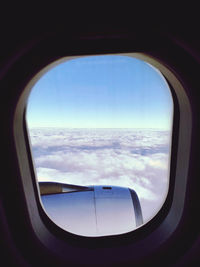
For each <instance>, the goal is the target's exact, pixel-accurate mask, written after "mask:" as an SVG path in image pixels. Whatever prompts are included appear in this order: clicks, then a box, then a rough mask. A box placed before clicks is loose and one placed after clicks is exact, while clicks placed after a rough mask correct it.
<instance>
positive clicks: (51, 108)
mask: <svg viewBox="0 0 200 267" xmlns="http://www.w3.org/2000/svg"><path fill="white" fill-rule="evenodd" d="M172 114H173V103H172V97H171V93H170V90H169V87H168V85H167V83H166V81H165V79H164V78H163V76H162V75H161V74H160V72H159V71H157V70H156V69H155V68H153V67H151V66H150V65H149V64H147V63H145V62H144V61H142V60H138V59H135V58H132V57H129V56H119V55H107V56H90V57H89V56H88V57H81V58H77V59H72V60H68V61H66V62H64V63H61V64H60V65H58V66H56V67H54V68H52V69H51V70H50V71H48V72H47V73H46V74H45V75H43V76H42V78H40V79H39V80H38V82H37V83H36V84H35V86H34V87H33V89H32V91H31V94H30V97H29V100H28V104H27V122H28V125H29V127H41V126H50V127H52V126H53V127H69V128H163V129H168V130H169V129H170V128H171V119H172Z"/></svg>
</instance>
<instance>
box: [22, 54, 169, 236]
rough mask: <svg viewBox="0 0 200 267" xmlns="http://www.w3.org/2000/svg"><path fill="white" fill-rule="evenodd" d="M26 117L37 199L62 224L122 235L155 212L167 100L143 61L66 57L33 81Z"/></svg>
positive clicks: (165, 145)
mask: <svg viewBox="0 0 200 267" xmlns="http://www.w3.org/2000/svg"><path fill="white" fill-rule="evenodd" d="M26 122H27V129H28V132H29V136H30V146H31V150H32V157H33V162H34V166H35V175H36V178H37V181H38V183H39V188H40V194H41V203H42V205H43V208H44V210H45V212H46V213H47V215H48V216H49V218H50V219H51V220H52V221H54V223H55V224H57V225H58V226H59V227H61V228H62V229H64V230H66V231H69V232H71V233H75V234H78V235H82V236H106V235H117V234H122V233H127V232H130V231H133V230H135V229H137V228H138V227H140V226H142V225H143V224H145V223H147V222H148V221H149V220H150V219H151V218H153V217H154V216H155V215H156V214H157V213H158V212H159V210H160V209H161V207H162V205H163V203H164V202H165V199H166V196H167V193H168V188H169V173H170V152H171V136H172V123H173V99H172V95H171V91H170V89H169V86H168V83H167V82H166V80H165V78H164V77H163V75H162V74H161V73H160V71H159V70H157V69H156V68H155V67H153V66H151V65H150V64H149V63H147V62H145V61H143V60H140V59H136V58H134V57H133V56H131V55H130V56H128V55H101V56H85V57H76V58H71V59H68V58H65V59H63V60H62V62H61V63H60V64H58V63H57V64H56V66H54V67H52V68H50V70H48V71H47V72H46V73H45V74H43V76H42V77H41V78H40V79H39V80H38V81H37V82H36V83H35V85H34V86H33V88H32V90H31V93H30V95H29V98H28V103H27V110H26Z"/></svg>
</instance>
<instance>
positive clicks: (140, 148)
mask: <svg viewBox="0 0 200 267" xmlns="http://www.w3.org/2000/svg"><path fill="white" fill-rule="evenodd" d="M170 139H171V136H170V133H169V132H167V131H156V130H151V129H148V130H142V129H137V130H135V129H123V130H122V129H59V128H33V129H30V141H31V144H32V153H33V159H34V164H35V168H36V175H37V178H38V180H39V181H57V182H64V183H70V184H77V185H119V186H124V187H129V188H133V189H134V190H135V191H136V192H137V194H138V196H139V198H140V201H141V205H142V210H143V216H144V220H145V221H147V220H149V219H150V218H151V217H153V216H154V215H155V213H157V212H158V211H159V209H160V207H161V206H162V204H163V202H164V200H165V197H166V194H167V191H168V183H169V159H170V142H171V140H170Z"/></svg>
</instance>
